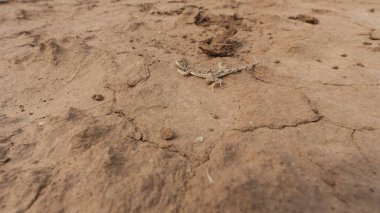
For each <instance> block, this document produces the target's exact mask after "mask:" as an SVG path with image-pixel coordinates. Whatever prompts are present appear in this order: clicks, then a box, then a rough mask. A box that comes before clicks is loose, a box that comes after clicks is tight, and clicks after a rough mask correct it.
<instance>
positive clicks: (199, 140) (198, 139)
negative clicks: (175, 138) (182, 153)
mask: <svg viewBox="0 0 380 213" xmlns="http://www.w3.org/2000/svg"><path fill="white" fill-rule="evenodd" d="M203 139H204V138H203V136H198V137H197V138H195V142H197V143H202V142H203Z"/></svg>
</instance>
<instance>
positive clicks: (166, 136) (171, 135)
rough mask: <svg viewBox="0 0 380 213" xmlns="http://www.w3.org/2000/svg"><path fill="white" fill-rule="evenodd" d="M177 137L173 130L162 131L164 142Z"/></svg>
mask: <svg viewBox="0 0 380 213" xmlns="http://www.w3.org/2000/svg"><path fill="white" fill-rule="evenodd" d="M174 137H175V133H174V131H173V130H172V129H170V128H167V129H164V130H162V131H161V138H162V139H164V140H171V139H173V138H174Z"/></svg>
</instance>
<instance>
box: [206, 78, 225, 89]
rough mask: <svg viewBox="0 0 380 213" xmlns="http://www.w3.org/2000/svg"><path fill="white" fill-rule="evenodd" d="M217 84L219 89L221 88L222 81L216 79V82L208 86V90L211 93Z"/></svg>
mask: <svg viewBox="0 0 380 213" xmlns="http://www.w3.org/2000/svg"><path fill="white" fill-rule="evenodd" d="M217 84H219V87H222V79H218V80H217V81H214V82H213V83H212V84H211V85H210V86H209V88H210V89H211V91H214V87H215V85H217Z"/></svg>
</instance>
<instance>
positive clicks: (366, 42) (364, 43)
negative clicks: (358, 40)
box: [363, 41, 372, 45]
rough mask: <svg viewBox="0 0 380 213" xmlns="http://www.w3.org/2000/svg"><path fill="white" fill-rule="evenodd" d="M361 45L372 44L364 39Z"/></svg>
mask: <svg viewBox="0 0 380 213" xmlns="http://www.w3.org/2000/svg"><path fill="white" fill-rule="evenodd" d="M363 45H372V43H371V42H368V41H365V42H363Z"/></svg>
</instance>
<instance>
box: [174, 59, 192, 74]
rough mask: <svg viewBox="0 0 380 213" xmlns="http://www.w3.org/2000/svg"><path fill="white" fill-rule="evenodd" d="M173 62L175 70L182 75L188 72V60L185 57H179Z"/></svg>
mask: <svg viewBox="0 0 380 213" xmlns="http://www.w3.org/2000/svg"><path fill="white" fill-rule="evenodd" d="M175 64H176V65H177V66H178V69H177V71H178V72H179V73H181V74H182V75H188V74H189V73H190V67H189V62H188V61H187V60H186V59H184V58H181V59H180V60H178V61H176V62H175Z"/></svg>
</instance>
